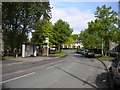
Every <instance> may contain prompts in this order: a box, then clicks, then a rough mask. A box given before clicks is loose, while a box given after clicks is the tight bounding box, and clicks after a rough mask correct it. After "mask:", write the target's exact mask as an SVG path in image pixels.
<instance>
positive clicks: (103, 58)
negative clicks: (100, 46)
mask: <svg viewBox="0 0 120 90" xmlns="http://www.w3.org/2000/svg"><path fill="white" fill-rule="evenodd" d="M97 59H99V60H112V59H113V58H111V57H108V56H101V57H98V58H97Z"/></svg>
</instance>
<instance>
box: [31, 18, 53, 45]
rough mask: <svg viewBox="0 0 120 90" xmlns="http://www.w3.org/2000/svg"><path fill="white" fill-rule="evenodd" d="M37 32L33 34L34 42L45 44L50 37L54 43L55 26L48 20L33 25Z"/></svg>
mask: <svg viewBox="0 0 120 90" xmlns="http://www.w3.org/2000/svg"><path fill="white" fill-rule="evenodd" d="M33 29H34V30H35V31H34V32H33V34H32V42H34V43H40V44H41V45H44V44H45V38H46V37H49V39H50V42H51V43H52V42H53V25H52V23H51V22H50V21H48V20H39V21H37V22H36V23H34V25H33Z"/></svg>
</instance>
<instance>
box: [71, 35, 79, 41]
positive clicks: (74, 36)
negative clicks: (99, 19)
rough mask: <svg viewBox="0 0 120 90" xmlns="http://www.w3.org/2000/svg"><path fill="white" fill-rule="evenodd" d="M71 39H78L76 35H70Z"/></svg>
mask: <svg viewBox="0 0 120 90" xmlns="http://www.w3.org/2000/svg"><path fill="white" fill-rule="evenodd" d="M71 37H72V38H73V40H78V39H79V37H78V34H73V35H71Z"/></svg>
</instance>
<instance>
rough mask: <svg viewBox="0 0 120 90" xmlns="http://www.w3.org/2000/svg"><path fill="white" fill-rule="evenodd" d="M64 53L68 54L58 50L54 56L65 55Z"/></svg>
mask: <svg viewBox="0 0 120 90" xmlns="http://www.w3.org/2000/svg"><path fill="white" fill-rule="evenodd" d="M64 55H66V53H64V52H57V53H55V54H52V56H64Z"/></svg>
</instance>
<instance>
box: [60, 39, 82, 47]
mask: <svg viewBox="0 0 120 90" xmlns="http://www.w3.org/2000/svg"><path fill="white" fill-rule="evenodd" d="M62 47H63V48H83V47H84V46H83V44H82V40H74V43H73V44H70V45H67V46H65V45H62Z"/></svg>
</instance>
